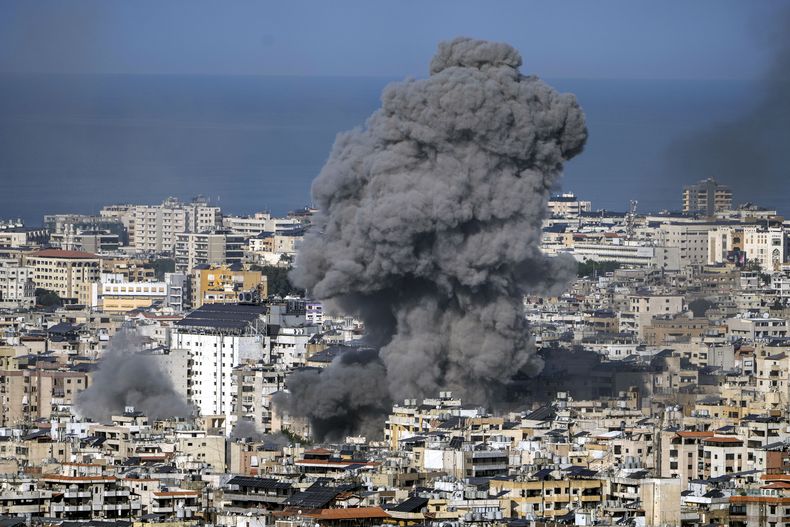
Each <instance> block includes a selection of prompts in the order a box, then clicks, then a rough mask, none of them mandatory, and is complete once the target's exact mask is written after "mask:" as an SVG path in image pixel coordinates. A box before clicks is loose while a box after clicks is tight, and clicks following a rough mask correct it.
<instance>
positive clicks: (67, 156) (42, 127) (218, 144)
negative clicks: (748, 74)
mask: <svg viewBox="0 0 790 527" xmlns="http://www.w3.org/2000/svg"><path fill="white" fill-rule="evenodd" d="M390 81H391V79H386V78H366V77H315V78H313V77H256V76H225V77H222V76H183V75H166V76H161V75H142V76H130V75H62V76H61V75H56V76H52V75H31V74H26V75H0V179H1V180H2V182H3V186H4V188H5V189H7V191H6V192H4V193H2V195H0V218H15V217H21V218H23V219H24V220H25V221H26V222H27V223H28V224H30V225H35V224H40V223H41V217H42V216H43V214H46V213H56V212H83V213H88V212H95V211H97V210H98V209H99V208H100V207H101V206H102V205H104V204H109V203H116V202H134V203H155V202H159V201H161V200H162V199H163V198H164V197H166V196H169V195H175V196H181V197H184V198H187V197H190V196H193V195H197V194H203V195H205V196H207V197H209V198H210V199H211V200H212V202H216V203H218V204H219V205H220V206H222V207H223V209H225V210H226V211H227V212H229V213H238V214H241V213H252V212H255V211H257V210H263V209H268V210H271V211H272V212H274V213H277V214H281V213H284V212H286V211H288V210H291V209H295V208H299V207H302V206H304V205H307V204H309V202H310V197H309V188H310V182H311V181H312V179H313V177H315V175H316V174H317V173H318V171H319V170H320V168H321V166H322V164H323V162H324V160H325V159H326V157H327V156H328V154H329V150H330V148H331V146H332V143H333V141H334V138H335V135H336V134H337V132H339V131H342V130H347V129H350V128H352V127H354V126H358V125H361V124H362V123H364V120H365V118H366V117H367V116H368V115H369V114H370V113H371V112H372V111H374V110H375V109H376V108H377V106H378V101H379V95H380V92H381V89H382V88H383V87H384V86H385V85H386V84H387V83H388V82H390ZM549 82H550V83H551V84H553V85H554V86H556V87H557V88H558V89H560V90H563V91H571V92H574V93H575V94H576V95H577V97H578V98H579V100H580V102H581V104H582V106H583V108H584V109H585V111H586V113H587V117H588V124H589V128H590V140H589V143H588V146H587V148H586V151H585V152H584V153H583V154H582V155H580V156H579V157H578V158H577V159H575V160H573V161H572V162H571V163H569V165H568V167H567V171H566V177H565V181H564V184H563V188H564V189H566V190H572V191H574V192H576V193H577V194H578V195H580V196H582V197H584V198H585V199H590V200H592V202H593V206H594V207H595V208H607V209H610V210H624V209H625V208H626V207H627V202H628V200H629V199H632V198H635V199H638V200H639V201H640V210H658V209H663V208H667V209H677V208H678V207H679V202H680V188H679V185H681V184H682V182H683V178H678V177H673V176H672V175H671V174H666V173H665V171H664V166H663V165H662V163H663V161H664V160H663V156H665V155H666V147H667V145H668V144H669V142H670V141H672V140H675V139H678V138H680V137H682V136H683V135H684V134H687V133H689V132H691V131H693V130H695V129H698V128H699V127H701V126H706V125H711V124H713V123H715V122H717V121H720V120H723V119H727V118H728V117H729V116H732V115H734V113H736V112H737V111H739V109H740V108H742V107H744V105H746V104H747V102H748V100H747V98H746V94H747V93H748V88H749V83H748V82H747V81H684V80H678V81H672V80H662V81H651V80H573V79H559V80H549ZM708 176H713V177H716V175H715V174H699V178H698V179H701V178H703V177H708ZM780 186H781V185H780ZM734 190H735V201H736V202H742V201H756V202H758V203H760V204H762V205H764V206H766V207H771V208H778V207H783V206H785V205H784V202H786V201H787V200H786V196H783V194H786V192H782V189H781V188H780V189H779V192H777V189H776V188H774V189H766V190H762V189H749V188H748V185H747V186H746V187H745V188H743V189H739V188H738V186H737V185H735V188H734ZM739 191H740V192H739ZM747 192H748V193H750V195H748V196H747V195H744V194H745V193H747ZM783 197H784V198H785V199H782V198H783Z"/></svg>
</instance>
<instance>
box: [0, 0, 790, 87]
mask: <svg viewBox="0 0 790 527" xmlns="http://www.w3.org/2000/svg"><path fill="white" fill-rule="evenodd" d="M788 5H790V2H786V1H770V2H769V1H749V0H741V1H732V0H696V1H688V0H683V1H680V0H661V1H651V2H644V1H638V0H598V1H591V0H547V1H533V0H521V1H493V0H486V1H476V2H472V1H464V0H452V1H450V0H447V1H426V0H422V1H417V0H414V1H387V2H383V1H375V0H355V1H350V0H349V1H342V0H331V1H330V0H325V1H303V0H297V1H294V0H288V1H278V2H269V1H245V0H231V1H227V0H225V1H216V2H209V1H203V0H168V1H162V0H134V1H128V0H123V1H119V0H92V1H87V0H73V1H62V0H61V1H48V0H35V1H30V0H20V1H18V0H4V1H3V2H2V3H0V72H6V73H7V72H15V73H30V72H35V73H132V74H141V73H158V74H240V75H250V74H256V75H260V74H263V75H300V76H303V75H307V76H310V75H331V76H334V75H338V76H386V77H403V76H406V75H412V76H425V74H426V69H427V67H426V65H427V63H428V62H429V60H430V57H431V56H432V54H433V52H434V50H435V46H436V43H437V41H439V40H443V39H447V38H451V37H454V36H457V35H467V36H473V37H478V38H486V39H492V40H502V41H506V42H509V43H511V44H513V45H514V46H515V47H516V48H518V49H519V50H521V52H522V54H523V55H524V62H525V66H524V70H525V71H530V72H536V73H539V74H540V75H541V76H543V77H546V78H628V79H631V78H661V79H750V78H755V77H757V76H759V74H760V72H762V71H763V70H764V69H765V67H766V65H767V64H768V61H769V59H770V56H771V53H770V42H771V38H772V37H771V31H772V29H771V28H772V27H773V26H772V21H773V20H774V19H775V18H776V15H777V14H778V13H779V12H780V11H781V10H783V9H786V8H787V7H788Z"/></svg>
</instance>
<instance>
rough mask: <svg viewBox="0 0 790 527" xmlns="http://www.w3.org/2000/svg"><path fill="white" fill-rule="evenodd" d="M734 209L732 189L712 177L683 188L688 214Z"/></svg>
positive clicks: (712, 212)
mask: <svg viewBox="0 0 790 527" xmlns="http://www.w3.org/2000/svg"><path fill="white" fill-rule="evenodd" d="M730 209H732V191H731V190H730V188H729V187H727V186H724V185H720V184H718V183H716V181H715V180H714V179H712V178H708V179H704V180H702V181H700V182H698V183H696V184H694V185H689V186H687V187H684V188H683V212H685V213H687V214H705V215H706V216H713V215H714V214H715V213H717V212H720V211H724V210H730Z"/></svg>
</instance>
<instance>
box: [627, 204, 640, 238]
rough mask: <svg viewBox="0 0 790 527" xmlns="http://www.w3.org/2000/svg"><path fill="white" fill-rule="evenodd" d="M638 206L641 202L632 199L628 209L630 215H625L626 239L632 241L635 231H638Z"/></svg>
mask: <svg viewBox="0 0 790 527" xmlns="http://www.w3.org/2000/svg"><path fill="white" fill-rule="evenodd" d="M637 205H639V202H638V201H637V200H635V199H632V200H631V202H630V204H629V207H628V213H627V214H626V215H625V237H626V239H627V240H630V239H631V238H633V237H634V231H635V230H636V207H637Z"/></svg>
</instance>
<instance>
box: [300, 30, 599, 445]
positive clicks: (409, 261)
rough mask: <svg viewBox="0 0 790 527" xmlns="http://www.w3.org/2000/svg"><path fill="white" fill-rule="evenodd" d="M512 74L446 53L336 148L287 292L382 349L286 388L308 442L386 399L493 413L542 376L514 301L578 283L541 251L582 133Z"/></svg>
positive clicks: (472, 51)
mask: <svg viewBox="0 0 790 527" xmlns="http://www.w3.org/2000/svg"><path fill="white" fill-rule="evenodd" d="M520 65H521V57H520V55H519V53H518V52H517V51H516V50H515V49H513V48H512V47H510V46H508V45H506V44H499V43H493V42H485V41H479V40H472V39H468V38H458V39H455V40H453V41H450V42H444V43H442V44H440V45H439V50H438V53H437V54H436V56H435V57H434V58H433V61H432V62H431V67H430V76H429V77H428V78H427V79H421V80H408V81H405V82H401V83H396V84H393V85H390V86H389V87H387V88H386V89H385V91H384V93H383V95H382V107H381V109H379V110H378V111H376V112H375V113H374V114H373V115H372V116H371V117H370V118H369V119H368V121H367V123H366V126H365V127H364V128H362V129H357V130H354V131H351V132H348V133H344V134H341V135H339V136H338V138H337V141H336V142H335V145H334V147H333V149H332V153H331V155H330V158H329V160H328V161H327V162H326V164H325V165H324V167H323V169H322V171H321V173H320V175H319V176H318V178H317V179H316V180H315V182H314V183H313V199H314V201H315V203H316V204H317V206H318V208H319V209H320V212H319V214H318V215H317V217H316V218H315V225H314V227H313V228H312V230H311V232H310V233H309V234H308V235H307V236H306V237H305V240H304V243H303V245H302V248H301V251H300V254H299V255H298V257H297V261H296V267H295V269H294V271H293V279H294V281H295V283H296V285H298V286H300V287H304V288H305V289H307V290H309V291H310V292H311V293H312V294H313V295H314V296H315V297H317V298H320V299H327V300H330V301H331V302H332V303H334V304H336V305H337V306H338V307H339V308H340V310H342V311H345V312H347V313H353V314H355V315H357V316H359V317H361V318H362V319H363V320H364V321H365V327H366V331H367V335H368V338H369V339H370V343H371V344H372V345H376V346H379V347H380V351H379V354H378V356H373V357H371V356H367V357H364V358H361V357H353V358H350V359H346V358H344V357H343V356H341V357H340V358H339V359H337V360H336V361H334V362H333V363H332V364H331V365H330V366H329V367H328V368H326V369H325V370H324V371H323V372H321V373H320V374H318V373H302V374H297V375H294V376H292V377H291V378H290V379H289V380H288V388H289V390H290V392H291V394H292V395H291V400H290V401H289V403H288V404H289V409H290V411H291V412H292V413H295V414H297V415H303V416H308V417H310V418H311V421H312V423H313V426H314V432H315V433H316V434H317V435H319V436H321V435H327V434H332V432H334V435H338V434H340V433H344V432H346V431H350V430H359V429H360V427H362V426H364V425H367V424H368V423H369V422H370V418H371V416H374V415H381V413H382V412H385V411H386V410H387V409H388V408H387V406H388V404H389V401H390V399H394V400H401V399H403V398H407V397H416V398H419V397H423V396H434V395H437V392H438V391H439V390H442V389H447V390H452V391H454V392H455V393H457V394H458V395H462V396H464V397H465V399H466V400H468V401H469V402H480V403H482V402H486V401H491V400H495V399H496V398H497V397H498V394H499V392H500V390H501V389H502V387H503V384H504V383H505V382H507V381H508V380H509V379H510V377H511V376H512V375H514V374H515V373H516V372H518V371H533V372H537V371H539V369H540V367H541V364H540V360H539V359H537V357H536V355H535V354H534V352H533V346H532V343H531V339H530V336H529V332H528V327H527V322H526V320H525V317H524V313H523V297H524V294H525V293H526V292H527V291H533V292H550V291H557V290H558V289H559V288H561V287H562V286H563V285H564V283H565V281H566V280H569V279H570V277H571V276H573V274H574V273H575V269H576V265H575V263H573V262H572V261H568V260H564V259H549V258H546V257H545V256H544V255H543V254H542V253H541V252H540V250H539V248H538V244H539V242H540V236H541V220H542V219H543V218H544V216H545V214H546V201H547V196H548V193H549V191H550V190H551V189H552V187H554V186H555V185H556V183H557V181H558V178H559V177H560V175H561V171H562V164H563V162H564V161H566V160H567V159H570V158H571V157H573V156H574V155H576V154H578V153H579V152H580V151H581V150H582V147H583V145H584V143H585V140H586V138H587V129H586V127H585V120H584V114H583V113H582V111H581V109H580V108H579V106H578V104H577V103H576V100H575V98H574V97H573V96H572V95H568V94H559V93H557V92H556V91H554V90H553V89H552V88H551V87H549V86H548V85H546V84H545V83H543V82H542V81H540V80H539V79H538V78H536V77H534V76H523V75H521V74H520V73H519V70H518V68H519V66H520ZM316 425H318V426H316ZM378 426H380V423H378Z"/></svg>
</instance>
